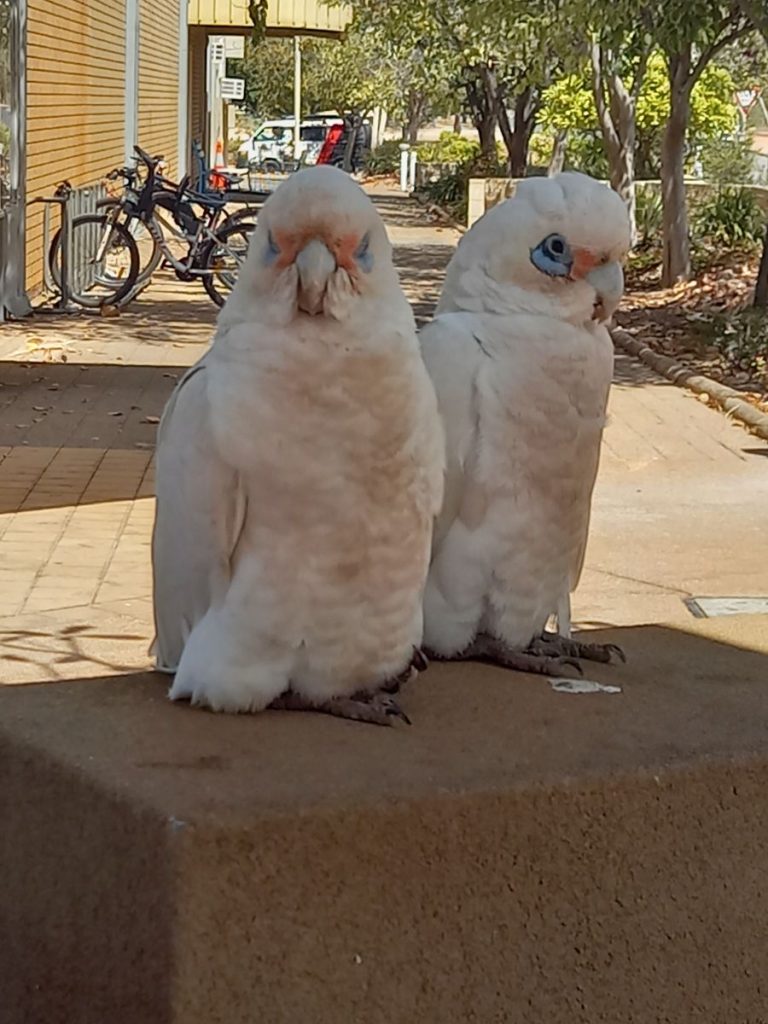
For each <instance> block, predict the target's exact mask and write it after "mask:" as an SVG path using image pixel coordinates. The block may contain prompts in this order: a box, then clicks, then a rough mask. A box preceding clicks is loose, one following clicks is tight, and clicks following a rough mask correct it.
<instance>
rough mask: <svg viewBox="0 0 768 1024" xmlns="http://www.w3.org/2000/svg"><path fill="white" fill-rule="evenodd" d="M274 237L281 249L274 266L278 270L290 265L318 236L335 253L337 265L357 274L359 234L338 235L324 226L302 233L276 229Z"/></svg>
mask: <svg viewBox="0 0 768 1024" xmlns="http://www.w3.org/2000/svg"><path fill="white" fill-rule="evenodd" d="M273 238H274V240H275V244H276V245H277V247H278V249H279V250H280V255H279V256H278V257H277V259H276V260H275V262H274V266H275V267H276V268H277V269H278V270H284V269H285V268H286V267H288V266H290V265H291V263H293V261H294V260H295V259H296V256H297V255H298V254H299V252H301V250H302V249H303V248H304V246H305V245H307V244H308V243H309V242H311V241H312V239H313V238H317V239H319V240H320V241H321V242H322V243H323V244H324V245H325V246H326V247H327V249H328V251H329V252H330V253H331V254H332V255H333V257H334V259H335V260H336V264H337V266H339V267H342V268H343V269H344V270H346V271H347V273H349V274H352V275H356V274H357V265H356V263H355V252H356V250H357V247H358V245H359V244H360V239H359V238H358V237H357V235H354V234H346V235H337V234H335V233H334V232H332V231H326V230H323V229H322V228H320V229H318V230H315V229H314V228H308V229H307V230H306V231H302V232H301V233H298V232H296V233H294V232H289V231H274V232H273Z"/></svg>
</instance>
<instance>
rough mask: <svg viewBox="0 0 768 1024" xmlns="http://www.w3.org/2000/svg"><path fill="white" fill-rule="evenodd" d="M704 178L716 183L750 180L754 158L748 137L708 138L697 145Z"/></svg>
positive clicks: (743, 183)
mask: <svg viewBox="0 0 768 1024" xmlns="http://www.w3.org/2000/svg"><path fill="white" fill-rule="evenodd" d="M699 158H700V160H701V164H702V167H703V168H704V178H705V180H706V181H712V182H714V183H715V184H717V185H720V186H722V185H745V184H747V183H748V182H749V181H751V180H752V171H753V167H754V162H755V158H754V155H753V154H752V151H751V140H749V139H744V138H740V139H726V138H720V139H709V140H708V141H707V142H704V143H702V145H701V146H700V147H699Z"/></svg>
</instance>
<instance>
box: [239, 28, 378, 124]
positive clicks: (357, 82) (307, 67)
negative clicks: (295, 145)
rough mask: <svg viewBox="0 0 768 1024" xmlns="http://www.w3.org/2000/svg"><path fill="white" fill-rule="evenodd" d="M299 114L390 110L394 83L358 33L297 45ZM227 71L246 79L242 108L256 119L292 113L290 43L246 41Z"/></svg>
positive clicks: (304, 40) (265, 40)
mask: <svg viewBox="0 0 768 1024" xmlns="http://www.w3.org/2000/svg"><path fill="white" fill-rule="evenodd" d="M301 45H302V111H303V113H305V114H306V113H310V112H313V111H317V110H338V111H339V112H341V113H345V112H347V111H349V110H357V111H361V112H363V113H366V112H368V111H369V110H371V109H372V108H373V107H374V106H376V105H383V106H385V107H388V108H389V109H390V110H391V109H392V104H393V103H394V101H395V99H396V81H395V77H394V74H393V72H392V69H391V68H390V66H389V65H388V62H387V60H386V57H385V56H383V55H382V54H381V52H380V51H379V50H377V49H376V48H375V47H372V46H369V45H368V41H367V40H365V39H363V38H361V36H360V35H359V34H350V35H348V36H347V37H346V38H345V39H344V40H343V41H341V42H339V41H338V40H334V39H309V38H307V39H303V40H302V44H301ZM230 70H231V71H232V73H233V74H235V75H238V76H241V77H243V78H244V79H245V104H246V108H247V109H248V110H249V111H250V112H251V113H252V114H254V115H255V116H256V117H259V118H266V117H276V116H279V115H281V114H292V113H293V41H292V40H290V39H264V40H261V41H260V42H256V41H255V40H250V39H248V40H246V44H245V57H244V58H243V60H242V61H232V62H231V67H230Z"/></svg>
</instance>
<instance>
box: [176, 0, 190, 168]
mask: <svg viewBox="0 0 768 1024" xmlns="http://www.w3.org/2000/svg"><path fill="white" fill-rule="evenodd" d="M188 15H189V0H179V120H178V155H177V158H176V160H177V167H178V180H179V181H181V179H182V178H183V177H184V175H185V174H186V173H187V171H188V166H187V164H188V161H189V19H188Z"/></svg>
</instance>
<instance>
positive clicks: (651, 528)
mask: <svg viewBox="0 0 768 1024" xmlns="http://www.w3.org/2000/svg"><path fill="white" fill-rule="evenodd" d="M376 201H377V203H378V204H379V206H380V209H381V211H382V213H383V215H384V217H385V219H386V221H387V223H388V226H389V230H390V235H391V237H392V240H393V242H394V244H395V256H396V261H397V264H398V267H399V269H400V270H401V273H402V279H403V284H404V287H405V288H406V291H407V292H408V295H409V297H410V298H411V300H412V301H413V303H414V307H415V309H416V313H417V316H418V317H419V318H420V319H421V318H425V317H426V316H428V315H429V310H430V309H431V306H432V304H433V302H434V298H435V296H436V292H437V289H438V288H439V283H440V279H441V273H442V268H443V266H444V264H445V263H446V262H447V259H448V258H449V257H450V253H451V250H452V246H453V245H454V244H455V241H456V238H457V235H456V233H455V232H453V231H451V230H450V229H447V228H435V226H434V225H430V224H429V223H428V222H427V221H426V220H425V218H424V216H423V214H422V213H421V211H420V210H418V209H417V208H416V207H415V206H413V205H412V204H410V203H408V202H407V201H404V200H402V199H401V198H399V197H398V195H397V193H393V192H388V193H382V194H380V195H377V197H376ZM214 321H215V310H214V308H213V306H212V305H211V303H210V301H209V300H208V299H207V297H206V296H205V294H204V293H203V291H202V288H198V287H197V286H195V285H180V284H178V282H176V281H175V279H173V278H170V277H167V278H162V279H160V280H159V281H158V283H157V284H156V285H154V286H153V287H152V289H151V290H150V292H149V293H147V295H146V297H142V299H141V300H140V301H138V302H136V303H134V305H133V306H132V307H131V309H129V310H128V311H126V312H125V313H123V314H122V315H121V316H120V317H118V318H115V319H102V318H99V317H91V316H88V317H77V318H70V319H59V318H48V319H43V318H36V319H35V320H34V321H30V322H29V323H24V324H16V325H4V326H2V327H0V681H2V682H4V683H21V682H41V681H44V680H51V679H65V678H67V679H74V678H86V677H100V676H104V675H109V674H114V673H122V672H125V671H129V670H134V669H138V668H144V667H146V666H147V665H148V658H147V646H148V643H149V640H150V638H151V635H152V615H151V573H150V564H149V543H150V532H151V526H152V518H153V497H152V495H153V477H152V471H153V466H152V456H153V449H154V439H155V433H156V429H157V426H156V424H157V420H158V418H159V416H160V413H161V412H162V409H163V405H164V403H165V401H166V399H167V397H168V395H169V394H170V391H171V389H172V388H173V386H174V383H175V381H176V379H177V378H178V376H179V375H180V374H181V373H183V372H184V369H185V368H186V367H187V366H189V365H190V364H191V363H193V362H194V361H195V360H196V359H197V358H198V357H199V356H200V355H201V353H202V352H203V351H204V350H205V347H206V346H207V345H208V343H209V340H210V337H211V333H212V330H213V326H214ZM766 456H768V446H766V445H765V444H764V443H763V442H760V441H758V440H756V439H754V438H752V437H750V436H749V435H748V434H746V433H745V432H744V431H742V430H741V429H740V428H738V427H736V426H734V425H732V424H731V423H729V421H728V420H727V419H726V418H725V417H723V416H722V415H721V414H719V413H718V412H715V411H713V410H711V409H709V408H707V407H706V406H705V405H703V404H701V402H699V401H698V400H697V399H695V398H693V397H691V396H689V395H688V394H687V393H686V392H684V391H681V390H679V389H677V388H675V387H674V386H673V385H671V384H669V383H668V382H667V381H665V380H662V379H660V378H658V377H656V376H655V375H654V374H653V373H652V372H650V371H649V370H648V369H647V368H646V367H644V366H643V365H641V364H639V363H637V362H635V361H634V360H631V359H630V358H628V357H626V356H624V355H619V356H617V362H616V379H615V386H614V389H613V394H612V397H611V405H610V422H609V425H608V428H607V430H606V435H605V444H604V452H603V459H602V464H601V472H600V478H599V482H598V486H597V490H596V496H595V508H594V513H593V525H592V536H591V540H590V545H589V550H588V555H587V563H586V569H585V572H584V577H583V582H582V585H581V587H580V589H579V591H578V593H577V595H576V599H575V605H574V616H575V619H576V621H577V622H578V623H581V624H583V625H588V626H602V625H618V626H629V625H640V624H645V623H670V624H673V625H676V626H677V627H678V628H682V629H685V628H686V626H687V625H690V624H692V619H691V614H690V612H689V611H688V609H687V607H686V605H685V604H684V601H683V599H684V598H686V597H690V596H697V595H706V596H710V595H723V596H739V595H749V596H759V595H768V530H766V508H768V458H767V457H766ZM766 623H768V618H763V617H753V618H750V619H749V620H748V623H747V628H746V630H744V628H743V620H742V633H746V635H747V636H749V634H750V630H751V629H754V630H755V631H758V630H762V631H763V634H764V633H765V630H766V628H767V627H766Z"/></svg>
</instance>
